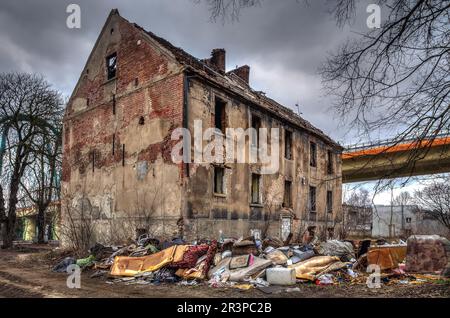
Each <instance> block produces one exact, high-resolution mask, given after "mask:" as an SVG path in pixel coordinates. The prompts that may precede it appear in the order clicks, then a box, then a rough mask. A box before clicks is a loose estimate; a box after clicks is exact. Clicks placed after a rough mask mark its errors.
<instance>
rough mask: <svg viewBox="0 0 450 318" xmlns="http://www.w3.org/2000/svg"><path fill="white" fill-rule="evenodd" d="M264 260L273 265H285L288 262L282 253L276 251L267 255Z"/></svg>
mask: <svg viewBox="0 0 450 318" xmlns="http://www.w3.org/2000/svg"><path fill="white" fill-rule="evenodd" d="M266 258H267V259H268V260H270V261H272V263H273V264H275V265H285V264H286V262H287V261H288V258H287V256H286V255H285V254H284V253H283V252H282V251H280V250H276V249H274V250H272V251H270V252H269V253H267V255H266Z"/></svg>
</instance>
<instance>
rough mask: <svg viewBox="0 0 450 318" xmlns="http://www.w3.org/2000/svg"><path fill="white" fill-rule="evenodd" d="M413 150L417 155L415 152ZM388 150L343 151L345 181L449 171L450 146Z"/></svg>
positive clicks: (343, 175)
mask: <svg viewBox="0 0 450 318" xmlns="http://www.w3.org/2000/svg"><path fill="white" fill-rule="evenodd" d="M412 151H414V156H413V155H412ZM421 152H422V153H420V154H418V153H417V149H415V150H407V151H396V152H385V153H380V154H376V155H374V154H371V155H365V154H358V155H352V154H351V153H349V154H344V155H343V160H342V177H343V182H344V183H351V182H363V181H373V180H379V179H393V178H400V177H412V176H419V175H430V174H437V173H445V172H450V145H448V144H445V145H441V146H436V147H431V148H430V149H427V150H423V151H421Z"/></svg>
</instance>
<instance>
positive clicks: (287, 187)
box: [283, 181, 292, 208]
mask: <svg viewBox="0 0 450 318" xmlns="http://www.w3.org/2000/svg"><path fill="white" fill-rule="evenodd" d="M291 189H292V182H291V181H284V199H283V206H284V207H285V208H292V197H291V196H292V191H291Z"/></svg>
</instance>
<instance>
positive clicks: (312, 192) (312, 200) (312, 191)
mask: <svg viewBox="0 0 450 318" xmlns="http://www.w3.org/2000/svg"><path fill="white" fill-rule="evenodd" d="M309 209H310V210H311V211H313V212H315V211H316V187H309Z"/></svg>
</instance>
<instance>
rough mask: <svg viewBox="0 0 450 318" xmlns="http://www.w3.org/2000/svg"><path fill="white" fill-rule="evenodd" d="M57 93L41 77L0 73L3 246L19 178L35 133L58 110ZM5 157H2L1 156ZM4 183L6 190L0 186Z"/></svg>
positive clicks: (43, 130)
mask: <svg viewBox="0 0 450 318" xmlns="http://www.w3.org/2000/svg"><path fill="white" fill-rule="evenodd" d="M61 106H62V105H61V98H60V94H59V93H58V92H57V91H55V90H53V89H51V87H50V85H49V84H48V83H47V82H46V81H45V80H44V79H43V78H42V77H39V76H36V75H30V74H15V73H13V74H11V73H10V74H0V130H1V133H2V136H1V143H0V172H1V174H0V178H1V184H0V194H1V199H0V224H2V225H3V233H2V239H3V247H6V248H8V247H12V244H13V240H14V236H15V230H16V218H17V217H16V207H17V203H18V194H19V188H20V181H21V179H22V177H23V175H24V173H25V170H26V169H27V167H28V166H29V165H30V164H31V163H32V162H33V155H32V154H33V150H34V148H33V146H34V142H35V141H36V140H37V138H38V136H43V135H47V133H48V130H47V128H48V123H49V122H51V121H52V119H53V118H54V117H55V113H57V112H60V110H61ZM4 159H5V160H4ZM5 185H6V187H7V189H8V190H7V191H6V193H5V191H4V190H3V187H4V186H5Z"/></svg>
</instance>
